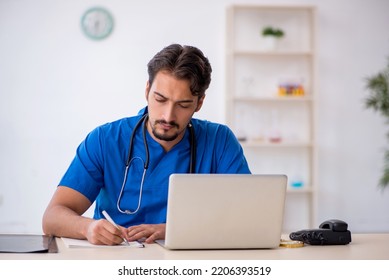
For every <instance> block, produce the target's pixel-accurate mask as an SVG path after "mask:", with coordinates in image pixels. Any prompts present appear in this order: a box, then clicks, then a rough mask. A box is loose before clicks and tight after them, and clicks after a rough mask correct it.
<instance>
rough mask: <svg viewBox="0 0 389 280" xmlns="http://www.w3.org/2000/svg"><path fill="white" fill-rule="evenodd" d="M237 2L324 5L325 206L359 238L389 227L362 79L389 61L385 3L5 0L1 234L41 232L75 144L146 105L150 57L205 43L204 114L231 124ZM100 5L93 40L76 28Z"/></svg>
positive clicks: (377, 138) (381, 142)
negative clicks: (231, 44) (109, 26)
mask: <svg viewBox="0 0 389 280" xmlns="http://www.w3.org/2000/svg"><path fill="white" fill-rule="evenodd" d="M232 3H257V4H268V3H270V4H274V3H282V4H290V5H294V4H311V5H316V6H317V8H318V26H317V29H318V34H319V36H318V38H317V39H318V40H317V44H318V45H317V50H318V67H317V74H318V77H319V91H318V95H317V98H318V100H317V101H318V104H317V113H318V114H317V131H316V136H317V140H318V144H319V154H318V160H319V161H318V167H319V169H318V178H319V187H320V193H319V201H318V202H319V204H318V205H319V207H318V213H317V217H316V219H317V221H318V222H320V221H322V220H324V219H328V218H340V219H344V220H346V221H347V222H348V223H349V226H350V229H351V230H352V231H353V232H367V231H385V232H389V203H388V201H389V189H388V190H386V191H383V192H382V191H380V190H379V189H377V187H376V186H377V182H378V179H379V177H380V175H381V168H382V161H383V150H384V149H385V148H386V147H387V146H388V143H387V141H386V139H385V133H386V132H387V131H389V128H388V127H387V125H385V124H384V121H383V119H382V118H381V117H380V116H379V115H377V114H375V113H374V112H372V111H369V110H365V109H364V105H363V99H364V98H365V97H366V95H367V92H366V90H365V89H364V78H365V77H366V76H369V75H371V74H373V73H375V72H377V71H378V70H380V69H382V68H383V67H384V66H385V63H386V57H388V56H389V33H388V32H387V30H386V29H387V26H389V17H388V16H387V11H389V2H388V1H385V0H371V1H364V0H342V1H335V0H328V1H319V0H312V1H308V0H307V1H297V0H296V1H293V0H284V1H259V0H258V1H238V0H235V1H233V0H230V1H227V0H216V1H208V0H197V1H182V0H165V1H158V0H138V1H135V0H133V1H125V0H110V1H108V0H100V1H97V0H96V1H91V0H82V1H67V0H54V1H53V0H35V1H28V0H0V131H1V137H0V155H1V157H0V232H28V233H40V232H41V216H42V214H43V211H44V209H45V207H46V205H47V203H48V201H49V199H50V197H51V195H52V194H53V192H54V190H55V187H56V185H57V183H58V181H59V180H60V178H61V176H62V174H63V173H64V171H65V169H66V168H67V166H68V164H69V163H70V160H71V159H72V157H73V155H74V151H75V149H76V147H77V145H78V144H79V142H80V141H81V140H82V139H83V138H84V137H85V135H86V133H88V132H89V131H90V130H91V129H93V128H94V127H95V126H97V125H99V124H102V123H104V122H108V121H112V120H115V119H117V118H120V117H123V116H128V115H132V114H134V113H136V112H137V111H138V109H139V108H140V107H142V106H144V105H145V100H144V86H145V82H146V78H147V75H146V64H147V62H148V61H149V59H150V58H151V57H152V56H153V55H154V54H155V52H157V51H158V50H160V49H161V48H162V47H163V46H166V45H168V44H170V43H172V42H178V43H182V44H191V45H195V46H198V47H200V48H201V49H202V50H203V51H204V52H205V54H206V55H207V56H208V57H209V59H210V61H211V63H212V66H213V69H214V73H213V81H212V84H211V87H210V89H209V90H208V95H207V98H206V103H205V105H204V107H203V109H202V111H201V112H200V113H199V114H198V115H197V116H198V117H200V118H206V119H209V120H213V121H217V122H224V119H225V118H224V101H223V98H224V90H225V86H224V65H225V62H224V55H225V52H224V40H225V9H226V7H227V6H228V5H230V4H232ZM95 5H102V6H105V7H106V8H108V9H109V10H110V11H111V12H112V13H113V15H114V17H115V29H114V32H113V34H112V36H110V37H109V38H108V39H107V40H104V41H101V42H94V41H91V40H89V39H87V38H86V37H85V36H83V34H82V33H81V30H80V26H79V22H80V18H81V15H82V13H83V12H84V11H85V10H86V9H87V8H89V7H91V6H95Z"/></svg>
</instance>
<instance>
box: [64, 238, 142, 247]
mask: <svg viewBox="0 0 389 280" xmlns="http://www.w3.org/2000/svg"><path fill="white" fill-rule="evenodd" d="M61 239H62V241H63V243H64V244H65V246H66V247H67V248H112V247H115V248H143V247H144V245H143V244H142V243H140V242H138V241H131V242H128V243H129V244H128V245H127V244H126V243H125V242H124V241H123V243H121V244H118V245H113V246H110V245H95V244H92V243H90V242H89V241H88V240H83V239H73V238H67V237H61Z"/></svg>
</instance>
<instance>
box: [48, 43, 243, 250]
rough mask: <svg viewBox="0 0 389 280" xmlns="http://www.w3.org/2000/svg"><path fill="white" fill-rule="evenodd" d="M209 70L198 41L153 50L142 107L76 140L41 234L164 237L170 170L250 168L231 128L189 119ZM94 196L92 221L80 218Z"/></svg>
mask: <svg viewBox="0 0 389 280" xmlns="http://www.w3.org/2000/svg"><path fill="white" fill-rule="evenodd" d="M211 72H212V69H211V65H210V63H209V61H208V59H207V58H206V57H205V56H204V54H203V53H202V51H201V50H199V49H198V48H196V47H192V46H181V45H179V44H172V45H170V46H167V47H165V48H164V49H162V50H161V51H160V52H158V53H157V54H156V55H155V56H154V57H153V58H152V59H151V60H150V62H149V63H148V74H149V79H148V81H147V84H146V91H145V97H146V101H147V107H145V108H143V109H142V110H141V111H140V112H139V114H138V115H136V116H132V117H128V118H123V119H120V120H117V121H114V122H111V123H107V124H105V125H102V126H99V127H97V128H96V129H94V130H93V131H92V132H91V133H89V135H88V136H87V137H86V139H85V140H84V141H83V142H82V143H81V144H80V145H79V147H78V149H77V152H76V155H75V157H74V159H73V161H72V163H71V164H70V166H69V168H68V170H67V171H66V173H65V174H64V176H63V178H62V179H61V181H60V183H59V186H58V187H57V189H56V191H55V193H54V195H53V197H52V199H51V201H50V203H49V205H48V206H47V209H46V211H45V213H44V215H43V221H42V227H43V231H44V233H45V234H48V235H54V236H61V237H70V238H77V239H87V240H88V241H89V242H90V243H92V244H106V245H114V244H120V243H121V242H122V241H123V238H124V239H126V240H128V241H134V240H139V239H143V240H145V242H146V243H152V242H154V241H155V240H156V239H164V238H165V223H166V207H167V194H168V180H169V176H170V175H171V174H172V173H189V172H192V173H250V170H249V167H248V164H247V161H246V159H245V156H244V154H243V150H242V148H241V146H240V144H239V143H238V141H237V139H236V137H235V136H234V135H233V133H232V131H231V130H230V129H229V128H228V127H226V126H225V125H221V124H216V123H212V122H209V121H204V120H199V119H195V118H192V117H193V114H194V113H195V112H198V111H199V110H200V109H201V106H202V105H203V102H204V98H205V91H206V90H207V88H208V86H209V84H210V82H211ZM94 202H96V204H95V211H94V217H93V219H92V218H89V217H84V216H82V215H83V213H84V212H85V211H86V210H87V209H88V208H89V207H90V206H91V205H92V204H93V203H94ZM200 205H201V201H199V206H200ZM103 210H105V211H106V212H107V213H109V215H110V216H111V217H112V219H113V220H114V221H115V222H116V224H118V225H119V227H118V228H117V227H115V226H114V225H113V224H111V223H110V222H109V221H107V220H106V219H104V216H103V215H102V211H103Z"/></svg>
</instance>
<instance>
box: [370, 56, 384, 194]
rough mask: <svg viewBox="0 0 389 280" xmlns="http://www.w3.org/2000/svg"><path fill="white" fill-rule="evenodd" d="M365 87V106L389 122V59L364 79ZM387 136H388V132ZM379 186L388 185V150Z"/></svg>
mask: <svg viewBox="0 0 389 280" xmlns="http://www.w3.org/2000/svg"><path fill="white" fill-rule="evenodd" d="M366 88H367V89H368V90H369V91H370V95H369V96H368V97H367V98H366V100H365V105H366V107H367V108H372V109H373V110H375V111H377V112H379V113H380V114H381V115H382V116H383V117H384V118H385V122H386V123H389V59H388V65H387V66H386V68H384V69H383V70H382V71H380V72H378V73H377V74H375V75H372V76H370V77H368V78H367V79H366ZM387 137H388V138H389V133H388V134H387ZM379 186H380V187H382V188H385V187H387V186H389V150H386V152H385V155H384V168H383V174H382V176H381V179H380V180H379Z"/></svg>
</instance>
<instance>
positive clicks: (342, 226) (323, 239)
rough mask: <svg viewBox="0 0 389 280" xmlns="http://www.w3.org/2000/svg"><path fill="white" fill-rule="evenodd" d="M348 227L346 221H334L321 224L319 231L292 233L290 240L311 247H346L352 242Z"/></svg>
mask: <svg viewBox="0 0 389 280" xmlns="http://www.w3.org/2000/svg"><path fill="white" fill-rule="evenodd" d="M347 226H348V225H347V223H346V222H344V221H341V220H337V219H332V220H328V221H325V222H323V223H321V224H320V226H319V228H318V229H306V230H300V231H296V232H292V233H291V234H289V238H290V239H292V240H297V241H302V242H304V243H306V244H310V245H346V244H348V243H350V242H351V232H350V231H349V230H347Z"/></svg>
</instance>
